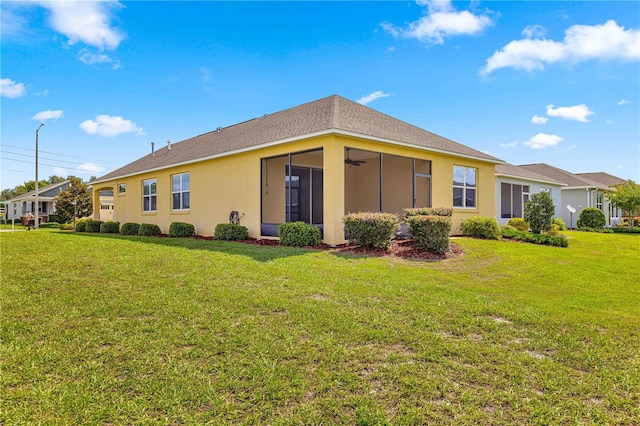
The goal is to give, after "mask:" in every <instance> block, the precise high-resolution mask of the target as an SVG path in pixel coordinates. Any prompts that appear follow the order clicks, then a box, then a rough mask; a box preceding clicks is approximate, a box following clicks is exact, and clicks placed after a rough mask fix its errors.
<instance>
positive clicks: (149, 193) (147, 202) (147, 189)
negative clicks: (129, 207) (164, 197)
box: [142, 179, 157, 212]
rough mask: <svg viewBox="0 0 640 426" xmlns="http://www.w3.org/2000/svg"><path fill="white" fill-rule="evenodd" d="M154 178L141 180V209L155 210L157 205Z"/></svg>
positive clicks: (145, 210)
mask: <svg viewBox="0 0 640 426" xmlns="http://www.w3.org/2000/svg"><path fill="white" fill-rule="evenodd" d="M156 187H157V183H156V180H155V179H147V180H143V181H142V211H143V212H155V211H156V207H157V200H156Z"/></svg>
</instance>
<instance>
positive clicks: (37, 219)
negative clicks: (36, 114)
mask: <svg viewBox="0 0 640 426" xmlns="http://www.w3.org/2000/svg"><path fill="white" fill-rule="evenodd" d="M42 126H44V123H40V125H39V126H38V128H37V129H36V205H35V207H34V210H35V215H34V216H35V221H34V226H35V229H38V225H39V222H40V212H39V208H38V191H39V190H40V188H39V187H38V132H39V131H40V129H41V128H42Z"/></svg>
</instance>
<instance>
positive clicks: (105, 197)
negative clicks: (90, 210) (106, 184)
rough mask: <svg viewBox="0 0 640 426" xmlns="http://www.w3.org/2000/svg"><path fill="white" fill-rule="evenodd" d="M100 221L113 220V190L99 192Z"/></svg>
mask: <svg viewBox="0 0 640 426" xmlns="http://www.w3.org/2000/svg"><path fill="white" fill-rule="evenodd" d="M100 220H101V221H103V222H106V221H108V220H113V190H110V189H108V190H102V191H100Z"/></svg>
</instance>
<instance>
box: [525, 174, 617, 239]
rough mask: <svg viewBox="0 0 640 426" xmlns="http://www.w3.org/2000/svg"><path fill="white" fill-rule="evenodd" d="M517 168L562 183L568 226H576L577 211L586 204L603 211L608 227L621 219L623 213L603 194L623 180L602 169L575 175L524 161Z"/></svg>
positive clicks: (564, 214) (563, 204) (585, 206)
mask: <svg viewBox="0 0 640 426" xmlns="http://www.w3.org/2000/svg"><path fill="white" fill-rule="evenodd" d="M518 167H519V168H523V169H525V170H528V171H531V172H534V173H537V174H539V175H542V176H546V177H547V178H548V179H550V180H554V181H558V182H562V183H563V184H564V185H565V186H563V187H562V189H561V194H562V197H561V199H562V201H561V204H562V208H561V211H562V219H564V221H565V223H566V224H567V227H569V228H575V227H576V223H577V221H578V218H579V217H580V212H581V211H582V209H584V208H587V207H595V208H598V209H600V210H602V212H603V213H604V214H605V217H606V218H607V225H608V226H616V225H617V224H618V223H620V221H621V220H622V212H621V211H619V210H618V209H616V208H614V207H612V206H611V205H610V204H609V202H608V200H607V197H606V196H605V193H606V192H607V191H608V190H610V189H612V187H613V185H617V184H619V183H624V182H626V181H625V180H623V179H620V178H618V177H616V176H612V175H610V174H607V173H603V172H598V173H581V174H574V173H571V172H568V171H566V170H562V169H559V168H557V167H553V166H550V165H548V164H544V163H538V164H524V165H521V166H518ZM568 206H571V207H572V208H573V209H575V213H573V214H572V213H571V211H570V210H569V207H568Z"/></svg>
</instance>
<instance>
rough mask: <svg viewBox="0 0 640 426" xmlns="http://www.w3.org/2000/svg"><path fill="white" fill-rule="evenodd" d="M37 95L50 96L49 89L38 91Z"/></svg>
mask: <svg viewBox="0 0 640 426" xmlns="http://www.w3.org/2000/svg"><path fill="white" fill-rule="evenodd" d="M36 96H49V89H44V90H43V91H42V92H38V93H36Z"/></svg>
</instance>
